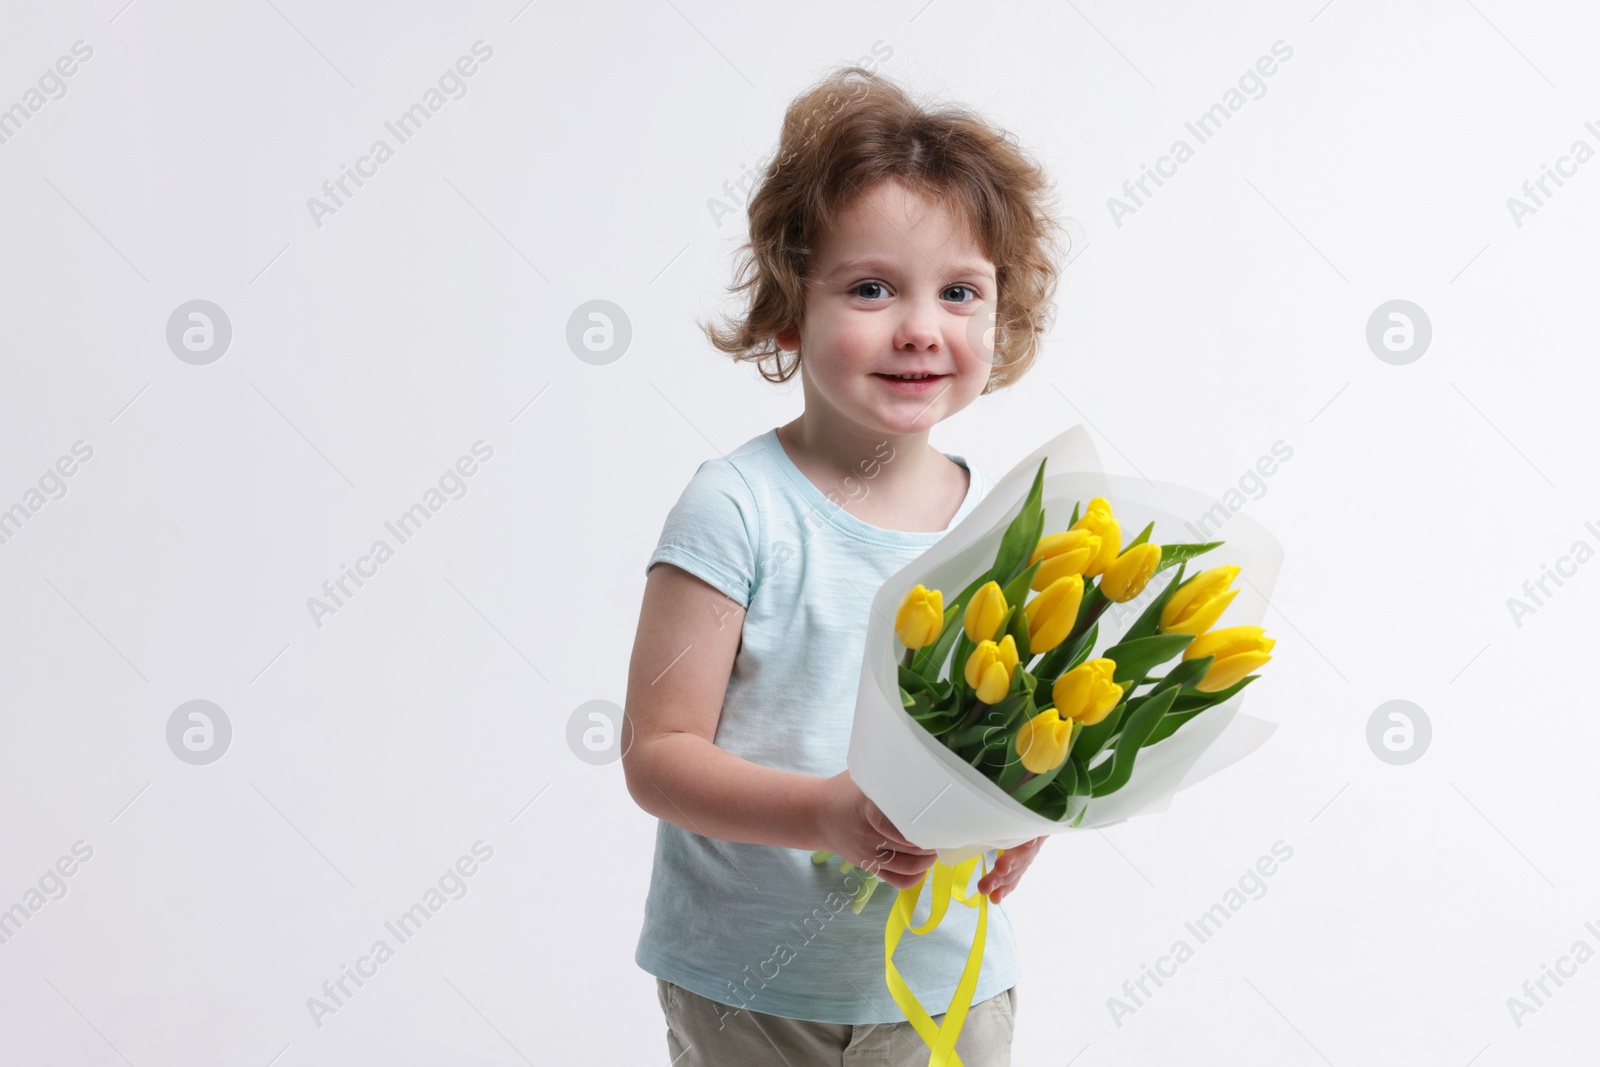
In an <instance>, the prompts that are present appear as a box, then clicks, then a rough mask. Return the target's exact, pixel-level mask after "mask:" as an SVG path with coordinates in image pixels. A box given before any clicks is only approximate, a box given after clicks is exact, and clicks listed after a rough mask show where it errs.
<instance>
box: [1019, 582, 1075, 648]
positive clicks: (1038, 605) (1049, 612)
mask: <svg viewBox="0 0 1600 1067" xmlns="http://www.w3.org/2000/svg"><path fill="white" fill-rule="evenodd" d="M1082 603H1083V575H1081V574H1069V575H1067V576H1066V577H1065V578H1057V579H1056V580H1055V581H1053V582H1051V583H1050V585H1049V586H1048V587H1047V588H1046V589H1045V591H1044V592H1042V593H1040V594H1039V595H1038V596H1036V597H1034V598H1033V599H1032V600H1030V601H1029V602H1028V606H1027V607H1025V608H1023V612H1024V613H1025V614H1026V615H1027V617H1028V649H1029V651H1031V652H1032V653H1033V654H1034V655H1038V654H1039V653H1041V652H1049V651H1050V650H1051V649H1052V648H1055V647H1056V646H1057V645H1059V644H1060V643H1061V642H1063V641H1065V640H1066V639H1067V635H1068V634H1069V633H1071V632H1072V627H1073V624H1075V623H1076V622H1077V621H1078V607H1079V605H1081V604H1082Z"/></svg>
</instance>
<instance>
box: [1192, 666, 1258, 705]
mask: <svg viewBox="0 0 1600 1067" xmlns="http://www.w3.org/2000/svg"><path fill="white" fill-rule="evenodd" d="M1259 677H1261V675H1259V674H1249V675H1246V676H1245V677H1243V678H1240V679H1239V680H1238V681H1237V682H1234V683H1233V684H1232V685H1230V686H1228V688H1226V689H1219V690H1217V691H1216V692H1215V693H1200V692H1196V691H1194V690H1185V691H1184V692H1183V694H1182V695H1180V696H1179V697H1178V700H1177V702H1176V703H1175V704H1174V705H1173V708H1174V710H1176V711H1194V710H1196V709H1199V708H1209V707H1211V706H1212V705H1214V704H1220V703H1222V702H1223V701H1224V700H1227V699H1228V698H1229V697H1232V696H1233V695H1234V694H1236V693H1238V692H1239V690H1241V689H1243V688H1244V687H1245V686H1247V685H1249V684H1250V683H1251V682H1253V681H1255V680H1256V679H1257V678H1259Z"/></svg>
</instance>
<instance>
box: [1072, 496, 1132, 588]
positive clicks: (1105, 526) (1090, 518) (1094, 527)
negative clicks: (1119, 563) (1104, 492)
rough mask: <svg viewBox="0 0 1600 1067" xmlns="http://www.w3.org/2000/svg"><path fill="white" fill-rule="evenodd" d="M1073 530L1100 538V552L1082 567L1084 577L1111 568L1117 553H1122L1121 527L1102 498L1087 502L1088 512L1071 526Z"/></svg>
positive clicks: (1108, 504)
mask: <svg viewBox="0 0 1600 1067" xmlns="http://www.w3.org/2000/svg"><path fill="white" fill-rule="evenodd" d="M1072 528H1073V529H1074V530H1088V531H1089V532H1090V533H1092V534H1094V535H1095V536H1096V537H1098V538H1100V551H1099V552H1097V553H1096V554H1095V556H1094V558H1093V559H1091V560H1090V561H1089V563H1088V565H1087V566H1085V567H1084V569H1083V573H1084V576H1085V577H1088V578H1094V577H1097V576H1098V575H1099V574H1100V573H1101V572H1103V571H1104V570H1105V569H1106V568H1107V567H1109V566H1111V563H1112V561H1113V560H1115V559H1116V558H1117V555H1118V553H1120V552H1121V551H1122V527H1121V526H1119V525H1118V524H1117V520H1116V519H1115V518H1113V517H1112V515H1111V504H1110V503H1109V502H1108V501H1107V500H1106V498H1105V497H1103V496H1097V497H1095V498H1094V499H1093V500H1091V501H1089V510H1088V511H1085V512H1084V513H1083V515H1082V516H1081V517H1080V518H1079V519H1078V521H1077V522H1075V523H1073V524H1072Z"/></svg>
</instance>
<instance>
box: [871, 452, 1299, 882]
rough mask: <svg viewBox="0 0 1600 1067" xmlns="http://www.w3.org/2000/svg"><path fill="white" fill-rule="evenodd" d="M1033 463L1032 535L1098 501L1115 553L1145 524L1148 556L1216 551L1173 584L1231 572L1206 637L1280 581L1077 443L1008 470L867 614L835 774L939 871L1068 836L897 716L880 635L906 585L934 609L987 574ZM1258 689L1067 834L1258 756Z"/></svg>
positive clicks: (1113, 621) (1053, 528) (1247, 542)
mask: <svg viewBox="0 0 1600 1067" xmlns="http://www.w3.org/2000/svg"><path fill="white" fill-rule="evenodd" d="M1046 457H1048V460H1049V461H1048V462H1047V463H1046V464H1045V478H1044V485H1043V500H1042V504H1043V507H1044V526H1043V530H1042V535H1043V534H1051V533H1058V532H1060V531H1062V530H1065V529H1067V528H1068V525H1069V520H1070V519H1071V517H1072V508H1073V504H1074V503H1075V502H1081V504H1082V505H1083V507H1084V508H1087V506H1088V503H1089V501H1090V500H1091V499H1092V498H1094V497H1097V496H1102V497H1105V498H1106V500H1108V501H1109V502H1110V503H1111V510H1112V513H1113V514H1114V515H1115V516H1116V518H1117V521H1118V523H1119V524H1120V526H1121V529H1122V539H1123V544H1124V545H1126V544H1127V542H1129V541H1131V540H1132V539H1133V538H1134V537H1136V536H1137V535H1138V533H1139V532H1140V531H1141V530H1143V529H1144V528H1145V526H1146V525H1147V524H1148V523H1150V522H1152V521H1153V522H1154V523H1155V529H1154V530H1152V531H1151V534H1150V540H1151V542H1153V543H1154V544H1158V545H1159V544H1165V543H1182V542H1205V541H1224V542H1226V543H1225V544H1222V545H1220V546H1218V547H1217V548H1214V549H1212V550H1211V551H1210V552H1207V553H1205V554H1204V555H1202V556H1199V557H1196V558H1195V559H1193V560H1191V561H1190V562H1189V564H1188V567H1187V569H1186V570H1185V572H1184V578H1185V580H1187V579H1188V578H1190V577H1193V576H1194V575H1195V574H1198V573H1199V572H1200V571H1202V570H1205V569H1208V568H1210V567H1217V566H1223V565H1225V564H1237V565H1238V566H1239V567H1240V572H1239V577H1238V578H1237V579H1235V582H1234V587H1235V588H1238V589H1240V590H1241V592H1240V593H1239V595H1238V596H1237V597H1236V598H1235V599H1234V601H1233V602H1232V603H1231V604H1230V605H1229V606H1228V609H1227V611H1225V612H1224V613H1223V616H1222V618H1221V619H1220V620H1219V621H1218V622H1217V623H1216V625H1215V627H1214V628H1222V627H1228V626H1244V625H1256V626H1260V625H1262V624H1263V619H1264V617H1265V614H1266V608H1267V599H1268V598H1270V597H1271V595H1272V589H1273V586H1274V585H1275V583H1276V582H1277V577H1278V572H1279V570H1280V569H1281V567H1282V562H1283V550H1282V548H1281V547H1280V546H1279V545H1278V543H1277V541H1276V540H1274V539H1273V537H1272V535H1271V534H1269V533H1268V532H1267V531H1266V530H1265V529H1264V528H1263V527H1262V526H1261V525H1260V524H1258V523H1256V522H1255V521H1253V520H1252V519H1250V518H1249V516H1247V515H1243V514H1233V515H1232V516H1231V517H1228V518H1227V519H1226V522H1225V523H1224V524H1223V525H1222V527H1221V529H1220V530H1219V529H1218V528H1217V520H1218V519H1220V518H1222V517H1223V516H1225V515H1227V513H1228V509H1227V508H1226V506H1225V505H1223V504H1221V503H1220V502H1219V501H1217V500H1215V499H1214V498H1211V497H1208V496H1206V495H1205V494H1202V493H1198V492H1196V491H1194V490H1192V489H1186V488H1184V487H1182V486H1177V485H1169V484H1165V483H1160V482H1156V483H1152V482H1149V481H1147V480H1146V479H1143V478H1129V477H1122V476H1113V475H1107V474H1105V473H1103V472H1102V471H1101V467H1100V460H1099V456H1098V455H1097V453H1096V452H1095V450H1094V446H1093V444H1091V443H1090V440H1089V435H1088V434H1087V433H1086V432H1085V431H1084V429H1083V428H1082V427H1074V428H1073V429H1071V430H1068V431H1066V432H1065V433H1063V434H1061V435H1060V436H1058V437H1055V438H1053V439H1052V440H1050V441H1048V442H1046V443H1045V444H1044V445H1042V446H1041V447H1040V448H1039V449H1038V450H1037V451H1036V452H1034V454H1033V455H1031V456H1029V457H1028V458H1027V459H1025V460H1023V461H1022V462H1021V463H1019V464H1017V465H1016V466H1015V467H1014V468H1012V470H1011V471H1010V473H1008V474H1007V475H1006V476H1005V477H1004V478H1002V479H1001V480H1000V482H999V484H998V485H996V486H995V487H994V488H993V489H992V490H990V492H989V495H988V496H986V497H985V498H984V499H983V500H982V501H981V502H979V504H978V506H977V507H975V508H974V509H973V510H972V512H971V513H970V514H969V515H968V516H967V517H966V518H965V519H964V520H962V522H961V523H960V524H959V525H958V526H956V528H955V529H953V530H951V531H950V532H949V533H948V534H946V535H945V536H944V537H943V538H942V539H941V540H940V541H939V543H938V544H936V545H934V546H933V547H932V548H930V549H928V551H926V552H924V553H923V554H922V555H921V556H918V557H917V558H916V559H915V560H913V561H912V562H911V563H910V564H909V565H907V566H906V567H905V568H904V569H902V570H900V571H899V572H897V573H896V574H894V575H892V576H891V577H890V578H889V580H888V581H887V582H885V583H884V584H883V586H882V588H880V589H879V590H878V593H877V595H876V596H875V597H874V598H873V601H872V615H871V618H870V619H869V621H868V626H867V647H866V650H865V653H864V655H863V657H862V664H861V685H860V688H859V690H858V691H857V696H856V712H855V721H854V725H853V727H852V730H851V734H850V752H849V756H848V757H847V763H846V765H847V766H848V768H849V770H850V776H851V778H852V779H853V780H854V781H855V783H856V785H857V786H858V787H860V789H861V791H862V792H863V793H865V794H866V795H867V796H868V797H869V798H870V799H871V800H872V801H873V802H874V803H875V804H877V805H878V807H880V808H881V809H883V812H884V814H885V815H887V816H888V818H889V820H890V822H892V823H894V825H895V827H896V828H897V829H898V830H899V831H900V832H901V834H902V835H904V836H905V838H906V839H907V840H909V841H911V842H913V843H914V844H916V845H917V846H918V847H919V848H931V849H936V850H938V853H939V859H940V861H941V862H943V863H947V864H950V865H952V866H953V865H955V864H957V863H960V862H962V861H963V860H966V859H970V858H971V857H973V856H976V855H979V854H980V853H983V852H987V851H988V850H990V849H996V848H1014V847H1016V846H1017V845H1020V844H1022V843H1023V842H1024V841H1028V840H1031V839H1032V838H1035V837H1040V836H1043V835H1048V834H1057V833H1061V832H1062V831H1066V830H1071V829H1073V827H1072V826H1071V825H1070V824H1071V823H1072V822H1073V820H1074V819H1075V818H1076V816H1077V814H1078V810H1079V809H1078V808H1074V809H1073V810H1071V811H1069V812H1068V813H1067V815H1066V817H1065V818H1063V819H1062V820H1061V821H1060V822H1056V821H1054V820H1051V819H1047V818H1045V817H1044V816H1042V815H1039V814H1036V813H1035V812H1032V811H1030V810H1028V809H1027V808H1026V807H1024V806H1023V805H1021V804H1019V803H1017V802H1016V801H1015V800H1013V799H1012V798H1011V797H1010V796H1009V795H1007V794H1006V793H1005V792H1004V791H1002V790H1001V789H1000V787H999V786H997V785H996V784H995V783H994V782H992V781H990V780H989V779H988V778H987V777H986V776H985V775H983V774H982V773H980V772H979V771H978V770H977V769H976V768H974V767H972V766H971V765H969V764H968V763H967V762H966V761H965V760H963V759H962V758H961V757H960V756H958V755H956V754H955V753H954V752H952V751H951V750H950V749H949V748H947V747H945V744H944V742H943V741H941V740H940V739H938V738H936V737H934V736H933V735H932V734H930V733H928V732H927V731H926V730H925V729H923V728H922V726H921V725H920V724H919V723H918V722H917V721H916V720H915V719H913V718H912V717H911V716H910V715H909V714H908V713H907V712H906V710H905V708H904V707H903V706H902V704H901V701H900V687H899V674H898V664H899V660H900V657H901V656H902V655H903V654H904V649H903V648H902V646H901V645H900V643H899V641H898V639H897V638H896V636H895V633H894V618H895V613H896V611H897V610H898V609H899V606H900V603H901V601H902V600H903V599H904V598H905V595H906V593H907V592H909V591H910V590H911V588H912V587H913V586H915V585H916V584H917V583H918V582H920V583H922V584H923V585H924V586H926V587H928V588H929V589H940V590H942V591H943V592H944V594H945V596H946V599H947V600H948V599H949V598H952V597H954V596H956V595H957V594H958V593H960V591H961V590H962V589H965V588H966V587H967V585H968V584H970V583H971V581H972V580H973V579H974V578H976V577H977V576H978V575H979V574H981V573H983V571H985V570H986V569H988V567H989V566H990V565H991V564H992V563H993V562H994V556H995V552H996V550H997V548H998V547H999V538H1000V536H1001V534H1003V533H1004V531H1005V528H1006V526H1007V525H1009V524H1010V522H1011V519H1012V518H1013V517H1014V516H1015V515H1016V514H1017V513H1018V511H1020V509H1021V507H1022V504H1023V501H1024V500H1025V499H1026V498H1027V495H1028V491H1029V489H1030V488H1031V487H1032V485H1033V479H1034V475H1035V473H1036V472H1037V471H1038V469H1039V461H1040V460H1041V459H1044V458H1046ZM1208 513H1209V514H1210V516H1211V518H1210V520H1209V521H1210V525H1209V526H1207V527H1205V529H1207V530H1209V531H1214V532H1211V533H1209V534H1207V535H1204V536H1203V535H1202V534H1201V533H1199V532H1197V531H1198V529H1199V527H1200V523H1201V521H1202V516H1206V515H1207V514H1208ZM1190 524H1193V525H1190ZM1177 572H1178V568H1177V567H1176V566H1173V567H1169V568H1167V569H1166V570H1163V571H1162V572H1161V573H1160V574H1158V575H1156V576H1155V577H1154V578H1153V579H1152V580H1151V582H1150V585H1149V588H1147V589H1146V590H1145V592H1144V593H1143V594H1142V595H1141V596H1140V597H1138V598H1136V599H1135V600H1133V601H1131V602H1129V603H1128V604H1123V605H1115V604H1114V605H1112V606H1111V608H1109V609H1108V610H1107V612H1106V614H1105V615H1103V616H1101V619H1100V633H1099V636H1098V637H1097V638H1096V641H1095V649H1094V651H1093V652H1092V653H1091V658H1092V657H1093V656H1095V655H1098V654H1099V653H1100V652H1102V651H1103V650H1105V649H1107V648H1109V647H1110V646H1111V645H1113V644H1115V643H1116V640H1117V638H1118V636H1119V635H1120V634H1121V633H1122V632H1123V631H1124V630H1126V628H1127V627H1128V626H1129V625H1130V624H1131V623H1132V622H1133V620H1134V619H1136V618H1137V617H1138V615H1139V612H1140V611H1141V610H1142V609H1143V606H1144V605H1145V604H1147V603H1149V601H1150V599H1151V598H1153V597H1154V596H1155V595H1157V594H1158V593H1159V592H1160V590H1162V589H1164V588H1165V587H1166V584H1167V583H1168V582H1170V581H1171V580H1172V579H1173V577H1174V576H1175V575H1176V574H1177ZM1169 662H1172V661H1169ZM1264 680H1265V679H1263V681H1264ZM1041 684H1043V683H1041ZM1261 684H1262V683H1261V682H1256V683H1253V684H1252V685H1251V686H1249V687H1247V688H1246V689H1245V690H1244V691H1242V692H1240V693H1239V694H1237V695H1235V696H1234V697H1232V698H1231V699H1230V700H1227V701H1225V702H1224V703H1222V704H1218V705H1216V706H1214V707H1211V708H1208V709H1206V710H1205V711H1203V712H1201V713H1200V714H1199V715H1196V716H1195V717H1194V718H1192V719H1190V720H1189V721H1188V722H1187V723H1185V724H1184V725H1183V726H1182V727H1181V728H1179V729H1178V731H1177V732H1176V733H1174V734H1173V735H1172V736H1171V737H1169V738H1166V739H1165V740H1162V741H1158V742H1156V743H1155V744H1153V745H1150V746H1148V747H1146V748H1144V749H1141V750H1140V752H1139V756H1138V759H1137V760H1136V762H1135V763H1134V768H1133V777H1132V780H1131V781H1129V783H1128V784H1127V785H1125V786H1123V787H1122V788H1121V789H1119V790H1118V791H1116V792H1115V793H1112V794H1110V795H1109V796H1105V797H1099V798H1085V800H1087V803H1088V811H1087V813H1086V815H1085V819H1084V823H1083V825H1082V827H1081V828H1088V826H1089V825H1091V824H1092V825H1093V826H1096V827H1104V826H1107V825H1110V824H1112V823H1117V822H1122V821H1123V820H1125V819H1130V818H1134V817H1136V816H1141V815H1148V814H1152V813H1155V812H1159V811H1164V810H1166V809H1167V807H1168V806H1169V804H1170V803H1171V801H1172V797H1173V796H1174V795H1176V794H1177V793H1179V792H1181V791H1182V790H1184V789H1187V788H1189V787H1190V786H1192V785H1194V784H1195V783H1196V782H1200V781H1203V780H1204V779H1206V778H1209V777H1210V776H1211V775H1213V774H1215V773H1217V772H1218V771H1220V770H1222V769H1223V768H1225V767H1228V766H1231V765H1232V764H1234V763H1235V762H1237V761H1238V760H1240V759H1243V758H1244V757H1245V756H1247V755H1249V754H1250V753H1251V752H1254V751H1255V750H1256V749H1257V748H1259V747H1261V745H1263V744H1264V743H1265V742H1266V740H1267V738H1268V737H1270V736H1271V734H1272V731H1273V730H1274V729H1276V724H1275V723H1271V722H1267V721H1264V720H1261V719H1256V718H1252V717H1251V716H1248V715H1242V714H1240V713H1239V708H1240V706H1241V705H1242V703H1243V701H1244V697H1245V694H1246V693H1249V692H1251V691H1252V690H1254V689H1256V688H1258V687H1259V686H1260V685H1261Z"/></svg>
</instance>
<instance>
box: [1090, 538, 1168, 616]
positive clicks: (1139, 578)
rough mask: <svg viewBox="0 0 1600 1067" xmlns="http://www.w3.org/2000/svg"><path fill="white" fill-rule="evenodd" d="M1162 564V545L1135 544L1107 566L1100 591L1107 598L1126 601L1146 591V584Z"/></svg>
mask: <svg viewBox="0 0 1600 1067" xmlns="http://www.w3.org/2000/svg"><path fill="white" fill-rule="evenodd" d="M1160 564H1161V546H1160V545H1152V544H1151V543H1150V542H1148V541H1146V542H1145V543H1144V544H1142V545H1134V546H1133V547H1132V548H1130V549H1128V551H1126V552H1124V553H1123V554H1122V555H1120V556H1118V557H1117V558H1116V560H1115V562H1113V563H1112V564H1111V566H1109V567H1107V568H1106V572H1105V574H1104V576H1102V577H1101V579H1100V592H1102V593H1104V594H1105V595H1106V599H1107V600H1113V601H1115V602H1116V603H1118V604H1123V603H1126V602H1127V601H1129V600H1132V599H1133V598H1134V597H1136V596H1138V595H1139V594H1140V593H1142V592H1144V587H1145V584H1146V583H1147V582H1149V581H1150V576H1151V575H1153V574H1155V572H1156V567H1158V566H1160Z"/></svg>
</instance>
